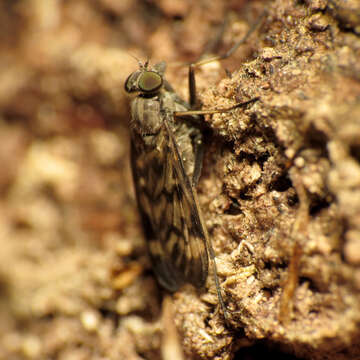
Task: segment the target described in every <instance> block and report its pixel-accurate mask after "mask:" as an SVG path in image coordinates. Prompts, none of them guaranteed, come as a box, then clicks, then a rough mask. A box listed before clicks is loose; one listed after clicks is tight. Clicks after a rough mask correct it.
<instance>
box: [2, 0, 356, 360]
mask: <svg viewBox="0 0 360 360" xmlns="http://www.w3.org/2000/svg"><path fill="white" fill-rule="evenodd" d="M192 3H194V4H192ZM264 9H266V10H267V12H268V13H267V15H266V17H265V19H264V21H263V22H262V24H261V26H260V27H259V28H258V30H257V31H256V32H255V33H254V34H253V35H252V36H251V38H250V39H249V40H248V41H247V42H246V44H244V45H242V46H241V47H240V48H239V49H238V51H237V52H236V53H235V54H234V56H232V57H231V58H230V59H228V60H226V61H223V62H222V63H221V64H220V63H219V62H216V63H212V64H208V65H206V66H204V67H203V68H201V69H199V70H198V72H197V75H198V76H197V80H198V90H199V97H200V99H201V100H202V102H203V105H204V107H205V108H209V109H213V108H221V107H227V106H230V105H233V104H234V103H236V102H241V101H245V100H248V99H250V98H253V97H255V96H259V97H260V100H259V101H258V102H256V104H252V105H251V106H248V107H247V109H245V110H242V109H238V110H236V111H234V112H232V113H228V114H219V115H214V116H212V117H208V118H206V124H207V127H208V129H209V130H208V131H207V132H206V149H205V160H204V168H203V175H202V178H201V180H200V184H199V197H200V201H201V206H202V209H203V212H204V217H205V220H206V223H207V226H208V229H209V233H210V235H211V239H212V242H213V245H214V248H215V252H216V254H217V258H218V268H219V269H218V270H219V276H220V280H221V282H222V288H223V290H224V294H225V301H226V304H227V306H228V309H229V313H230V324H229V326H228V327H227V328H226V327H224V322H223V318H222V315H221V313H220V312H219V308H218V304H217V297H216V292H215V288H214V284H213V278H212V276H209V279H208V283H207V286H206V289H203V290H201V289H198V290H196V289H193V288H191V287H186V288H184V289H183V290H182V291H179V292H178V293H176V294H174V295H173V296H172V300H173V306H172V311H173V313H174V320H175V324H176V326H177V328H178V332H179V334H180V335H181V338H182V340H181V347H182V348H183V349H184V352H185V354H186V355H185V357H186V358H187V359H190V358H193V359H200V358H201V359H230V358H235V359H240V358H241V359H244V358H245V359H257V358H263V357H264V356H265V355H264V352H265V353H266V352H268V354H269V353H272V354H273V356H274V357H276V358H284V359H285V358H286V359H288V358H289V359H292V358H304V359H359V358H360V346H359V344H360V341H359V338H360V326H359V324H360V297H359V290H360V82H359V80H360V62H359V59H360V39H359V36H360V4H359V2H358V1H347V2H344V1H338V0H307V1H293V0H282V1H281V0H275V1H268V2H265V1H240V0H237V1H236V0H232V1H226V0H223V1H222V0H217V1H215V0H213V1H209V0H200V1H197V2H193V1H190V0H187V1H186V0H184V1H182V0H158V1H156V0H153V1H150V0H148V1H145V0H144V1H141V0H121V1H120V0H93V1H85V0H73V1H70V0H69V1H58V0H46V1H42V0H32V1H25V0H18V1H12V0H8V1H6V0H3V1H1V2H0V164H1V170H0V192H1V200H0V358H2V359H59V360H60V359H61V360H72V359H105V358H106V359H129V360H132V359H159V358H160V356H161V355H160V348H161V347H162V348H163V349H164V344H165V343H167V342H166V340H170V341H171V340H172V339H173V332H172V330H171V329H172V326H173V324H174V321H173V320H172V319H173V318H172V317H171V316H170V320H169V316H168V312H165V315H163V320H161V319H162V314H163V306H162V301H161V300H162V298H163V297H164V295H165V292H163V291H162V290H161V289H159V287H158V285H157V284H156V282H155V280H154V277H153V274H152V273H151V266H150V263H149V260H148V258H147V253H146V246H145V243H144V241H143V237H142V233H141V228H140V225H139V221H138V218H137V211H136V205H135V201H134V193H133V188H132V182H131V175H130V169H129V160H128V157H129V154H128V145H129V138H128V131H127V124H128V120H129V110H128V109H129V108H128V99H127V98H126V97H125V94H124V91H123V83H124V81H125V79H126V77H127V76H128V75H129V74H130V73H131V72H132V71H134V70H135V69H136V68H137V62H136V61H135V60H134V59H133V58H132V57H131V56H130V55H129V54H132V55H134V56H136V57H138V58H140V59H146V58H147V57H148V58H150V60H151V63H154V62H156V61H159V60H166V61H167V63H168V64H169V68H168V72H167V78H168V80H169V81H170V82H171V83H172V84H173V86H174V87H175V88H176V89H177V91H178V92H179V94H180V95H181V96H183V97H184V98H187V69H186V67H184V66H183V67H178V66H176V64H175V63H176V62H181V63H183V62H189V61H194V60H196V59H197V58H198V57H199V56H200V55H201V54H202V53H203V50H204V49H205V48H206V44H208V43H209V40H211V39H213V38H215V36H216V35H215V34H217V33H218V31H217V29H218V28H219V26H221V24H222V23H223V22H224V19H228V25H227V26H226V28H225V32H224V35H223V37H222V45H221V46H220V48H219V49H217V51H219V52H220V53H221V52H223V51H225V50H226V49H229V48H230V47H231V45H233V44H234V43H235V42H236V41H237V40H240V39H241V38H242V36H244V34H245V33H246V31H247V30H248V29H249V27H250V26H251V24H254V23H255V22H256V19H257V18H258V17H259V16H260V14H261V13H262V12H263V10H264ZM225 69H227V70H228V71H227V72H225ZM166 314H167V315H166ZM163 330H164V331H163ZM161 334H164V336H163V337H161ZM174 341H175V340H174ZM161 344H163V345H161ZM286 354H287V355H286ZM267 356H269V355H267ZM163 358H164V359H165V360H168V359H170V358H169V357H168V356H167V355H166V354H165V355H163ZM179 358H180V357H179ZM172 359H175V355H174V357H173V358H172Z"/></svg>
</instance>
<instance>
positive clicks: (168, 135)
mask: <svg viewBox="0 0 360 360" xmlns="http://www.w3.org/2000/svg"><path fill="white" fill-rule="evenodd" d="M162 115H163V116H164V117H165V118H164V119H163V120H164V121H163V126H162V128H161V130H160V132H159V134H158V135H156V136H157V139H156V144H157V146H156V148H154V149H152V150H151V151H150V152H145V153H140V151H138V150H137V149H136V148H135V146H134V144H132V159H131V162H132V168H133V175H134V182H135V187H136V194H137V201H138V207H139V210H140V214H141V219H142V223H143V227H144V231H145V236H146V238H147V241H148V247H149V252H150V256H151V259H152V262H153V268H154V271H155V273H156V276H157V278H158V280H159V282H160V283H161V285H163V286H164V287H165V288H166V289H168V290H169V291H176V290H177V289H178V288H179V287H180V286H181V285H182V284H183V283H187V282H188V283H191V284H193V285H195V286H196V287H201V286H203V285H204V283H205V281H206V277H207V274H208V238H207V232H206V229H205V227H204V225H203V221H202V217H201V212H200V208H199V205H198V201H197V197H196V193H195V190H194V189H193V187H192V185H191V181H190V179H189V177H188V176H187V175H186V172H185V169H184V165H183V161H182V159H181V154H180V150H179V148H178V146H177V143H176V139H175V137H174V134H173V133H172V131H171V129H170V126H169V120H172V119H171V118H170V117H171V116H173V115H172V114H171V113H170V112H169V113H165V114H162Z"/></svg>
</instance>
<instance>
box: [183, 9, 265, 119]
mask: <svg viewBox="0 0 360 360" xmlns="http://www.w3.org/2000/svg"><path fill="white" fill-rule="evenodd" d="M266 14H267V11H264V12H263V13H262V14H261V15H260V16H259V17H258V19H257V20H256V22H255V23H254V24H253V25H252V26H251V28H250V29H249V31H248V32H247V33H246V35H245V36H244V37H243V38H242V39H241V40H239V41H238V42H237V43H235V45H234V46H233V47H232V48H231V49H230V50H228V51H227V52H226V53H224V54H222V55H217V56H214V57H211V58H209V59H204V60H200V61H197V62H195V63H192V64H190V65H189V75H188V77H189V80H188V81H189V103H190V107H191V109H193V110H197V109H198V108H199V102H198V100H197V96H196V80H195V68H196V67H199V66H201V65H205V64H208V63H211V62H213V61H217V60H224V59H226V58H228V57H230V56H231V55H232V54H233V53H234V52H235V51H236V50H237V49H238V47H239V46H240V45H241V44H243V43H244V42H245V41H246V40H247V39H248V38H249V37H250V35H251V34H252V33H253V32H254V31H255V30H256V29H257V28H258V26H259V25H260V24H261V22H262V20H263V18H264V17H265V15H266ZM256 100H257V99H256ZM253 101H254V99H253ZM244 105H246V104H245V103H244ZM237 107H238V106H237ZM229 110H231V109H229ZM229 110H226V111H229ZM226 111H217V112H226ZM207 114H209V113H207ZM213 114H214V113H213ZM189 115H190V114H189Z"/></svg>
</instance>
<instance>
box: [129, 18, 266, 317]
mask: <svg viewBox="0 0 360 360" xmlns="http://www.w3.org/2000/svg"><path fill="white" fill-rule="evenodd" d="M265 14H266V13H265V12H264V13H263V15H261V17H259V19H258V21H257V22H256V23H255V24H254V25H253V26H252V27H251V28H250V29H249V31H248V32H247V34H246V35H245V37H244V38H243V39H242V40H240V41H239V42H237V43H236V44H235V45H234V46H233V47H232V48H231V49H230V50H229V51H228V52H227V53H226V54H224V55H221V56H217V57H214V58H212V59H207V60H203V61H200V62H197V63H195V64H192V65H191V66H190V67H189V90H190V91H189V92H190V104H191V106H190V105H188V104H187V103H186V102H185V101H183V100H182V99H181V98H180V97H179V96H178V95H176V93H175V92H174V90H173V89H172V87H171V86H170V84H169V83H168V82H167V81H166V80H165V79H164V72H165V63H164V62H161V63H159V64H156V65H154V66H153V67H152V68H150V67H149V65H148V62H146V63H145V64H141V63H139V65H140V69H139V70H137V71H135V72H133V73H132V74H131V75H130V76H129V77H128V78H127V80H126V82H125V90H126V91H127V92H128V93H137V94H138V96H137V97H135V98H134V99H133V101H132V103H131V122H130V132H131V165H132V172H133V178H134V182H135V189H136V197H137V203H138V207H139V210H140V214H141V220H142V224H143V228H144V232H145V236H146V238H147V243H148V248H149V252H150V257H151V260H152V264H153V268H154V272H155V274H156V277H157V279H158V281H159V283H160V284H161V285H162V286H163V287H165V288H166V289H168V290H169V291H172V292H173V291H176V290H177V289H179V288H180V287H181V286H182V285H183V284H184V283H190V284H193V285H194V286H195V287H198V288H199V287H200V288H201V287H203V286H204V284H205V281H206V278H207V275H208V269H209V259H210V261H211V263H212V266H213V273H214V280H215V285H216V291H217V295H218V299H219V303H220V306H221V308H222V311H223V314H224V317H225V319H227V312H226V308H225V304H224V301H223V297H222V294H221V289H220V285H219V280H218V277H217V270H216V262H215V255H214V251H213V249H212V246H211V242H210V240H209V237H208V234H207V230H206V227H205V225H204V221H203V219H202V215H201V209H200V207H199V203H198V200H197V194H196V185H197V183H198V179H199V176H200V172H201V166H202V154H203V146H202V133H201V131H200V129H199V128H198V127H197V126H195V125H194V123H199V120H201V119H200V117H201V115H204V114H215V113H223V112H227V111H229V110H232V109H235V108H238V107H242V106H246V105H247V104H250V103H252V102H255V101H257V100H258V99H259V98H253V99H250V100H248V101H245V102H243V103H239V104H236V105H235V106H233V107H230V108H228V109H218V110H200V111H198V110H193V109H192V108H193V107H194V106H195V105H196V89H195V75H194V69H195V67H196V66H200V65H203V64H206V63H208V62H211V61H214V60H222V59H225V58H227V57H229V56H230V55H231V54H232V53H233V52H234V51H235V50H236V49H237V48H238V47H239V46H240V45H241V44H242V43H243V42H245V41H246V39H247V38H248V37H249V36H250V35H251V33H252V32H253V31H254V30H255V29H256V27H257V26H258V25H259V24H260V23H261V21H262V18H263V17H264V16H265Z"/></svg>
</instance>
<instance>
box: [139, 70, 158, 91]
mask: <svg viewBox="0 0 360 360" xmlns="http://www.w3.org/2000/svg"><path fill="white" fill-rule="evenodd" d="M162 84H163V79H162V77H161V76H160V75H159V74H158V73H156V72H155V71H145V72H144V73H143V74H142V75H141V77H140V79H139V82H138V85H139V89H140V90H141V91H144V92H153V91H156V90H158V89H160V87H161V85H162Z"/></svg>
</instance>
